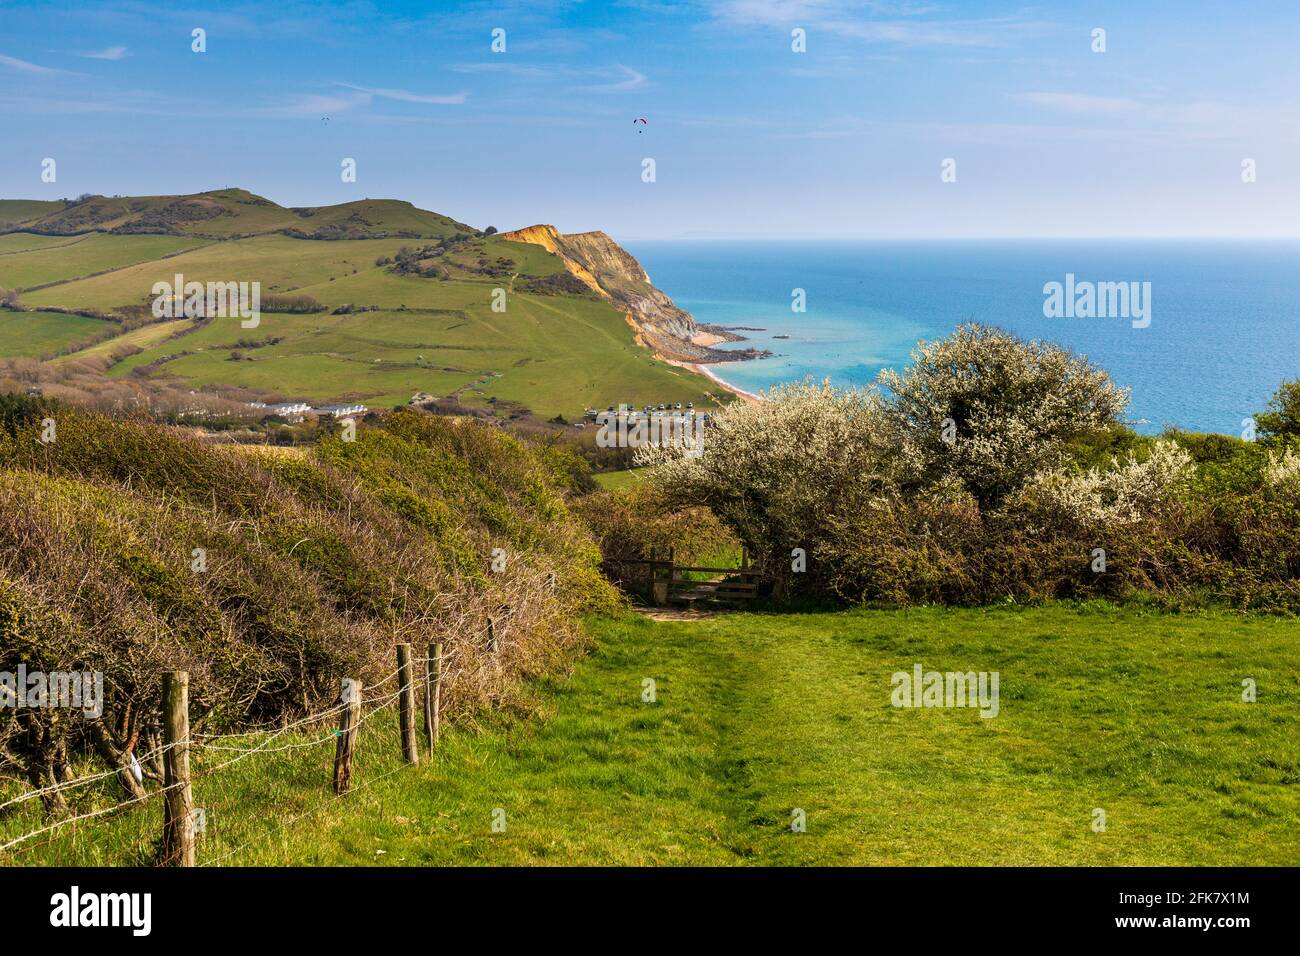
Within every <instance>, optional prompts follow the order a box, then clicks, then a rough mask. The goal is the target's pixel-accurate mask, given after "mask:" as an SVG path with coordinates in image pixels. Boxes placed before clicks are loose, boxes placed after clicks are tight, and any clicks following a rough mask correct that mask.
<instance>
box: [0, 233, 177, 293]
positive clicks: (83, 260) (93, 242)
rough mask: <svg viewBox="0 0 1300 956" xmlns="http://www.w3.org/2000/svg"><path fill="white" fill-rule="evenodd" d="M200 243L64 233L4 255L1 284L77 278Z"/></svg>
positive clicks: (0, 265)
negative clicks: (71, 236) (37, 245)
mask: <svg viewBox="0 0 1300 956" xmlns="http://www.w3.org/2000/svg"><path fill="white" fill-rule="evenodd" d="M4 238H6V239H22V240H31V239H33V238H36V237H33V236H30V235H26V234H23V233H16V234H14V235H12V236H6V237H4ZM200 243H201V240H197V239H183V238H178V237H174V236H110V235H107V234H104V233H98V234H93V233H92V234H90V235H87V236H82V237H79V238H77V239H75V240H72V241H69V239H67V238H66V237H60V238H58V239H55V240H54V241H53V242H52V243H50V244H48V245H47V246H45V247H44V248H39V249H30V250H29V251H26V252H14V253H13V254H12V255H5V256H0V286H2V287H4V288H7V289H27V288H31V287H32V286H38V285H44V284H45V283H49V282H61V281H66V280H69V279H77V278H80V277H81V276H89V275H94V274H95V273H99V272H105V271H107V270H109V269H120V268H122V267H123V266H129V265H133V264H135V263H143V262H151V260H155V259H160V258H162V257H163V256H170V255H173V254H175V253H177V252H180V251H182V250H184V249H192V248H194V246H196V245H199V244H200ZM164 264H165V263H164ZM145 291H146V292H147V291H148V290H147V289H146V290H145ZM60 304H61V303H60Z"/></svg>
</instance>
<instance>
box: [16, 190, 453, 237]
mask: <svg viewBox="0 0 1300 956" xmlns="http://www.w3.org/2000/svg"><path fill="white" fill-rule="evenodd" d="M20 231H21V232H32V233H36V234H38V235H49V236H75V235H82V234H84V233H91V232H105V233H112V234H116V235H165V236H187V237H193V238H205V239H233V238H242V237H248V236H259V235H267V234H270V233H282V234H284V235H289V236H294V237H295V238H299V239H388V238H397V239H441V238H444V237H446V236H449V235H453V234H455V233H457V232H477V231H478V230H476V229H474V228H473V227H472V226H467V225H465V224H464V223H462V222H457V221H456V220H455V219H451V218H450V217H448V216H443V215H439V214H438V213H435V212H429V211H428V210H425V209H418V208H417V207H415V206H414V205H412V204H411V203H409V202H406V201H404V200H400V199H358V200H354V201H351V202H345V203H339V204H338V205H334V206H301V207H285V206H281V205H279V204H278V203H275V202H273V201H272V200H270V199H267V198H266V197H264V196H259V195H257V194H256V193H252V192H249V191H248V190H246V189H216V190H209V191H206V192H201V193H191V194H188V195H178V196H84V197H81V198H78V199H74V200H22V199H6V200H0V233H4V232H20Z"/></svg>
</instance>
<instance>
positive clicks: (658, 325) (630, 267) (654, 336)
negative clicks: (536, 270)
mask: <svg viewBox="0 0 1300 956" xmlns="http://www.w3.org/2000/svg"><path fill="white" fill-rule="evenodd" d="M500 235H501V238H502V239H508V240H512V241H514V242H528V243H532V244H533V245H538V246H541V247H542V248H544V249H546V250H547V251H548V252H550V253H552V254H554V255H556V256H559V258H560V260H561V261H562V262H563V263H564V267H565V268H566V269H567V270H568V271H569V272H570V273H571V274H573V275H574V276H576V277H577V278H578V279H579V280H581V281H582V282H583V283H584V284H585V285H586V286H587V287H588V288H590V289H591V290H592V291H594V292H595V293H596V294H597V295H599V296H600V297H601V298H603V299H608V300H609V301H610V302H611V303H613V304H614V305H616V306H618V307H619V308H621V309H623V311H624V312H626V313H627V315H628V318H629V320H630V321H631V322H632V324H633V326H634V327H635V328H636V329H637V331H638V332H639V333H640V336H641V338H642V339H643V340H644V341H645V342H646V343H647V344H649V345H650V346H651V347H653V348H654V349H655V350H656V351H658V352H659V353H661V355H664V356H666V357H670V358H675V359H686V360H691V361H694V360H698V359H701V358H703V357H704V356H705V350H704V349H702V348H701V347H700V346H698V345H696V344H695V343H694V342H693V341H692V340H693V339H694V338H695V337H696V336H697V335H698V334H699V330H698V329H697V328H696V326H695V320H694V319H693V318H691V314H690V313H689V312H686V311H684V310H682V309H679V308H678V307H677V306H676V305H674V304H673V302H672V300H671V299H669V298H668V296H666V295H664V294H663V293H662V292H660V291H659V290H658V289H656V288H655V287H654V286H653V285H652V284H651V283H650V277H649V276H648V275H646V271H645V269H643V268H642V267H641V264H640V263H639V262H637V261H636V259H635V258H634V257H633V256H632V255H631V254H630V253H629V252H628V251H627V250H626V249H624V248H623V247H622V246H620V245H619V244H618V243H616V242H615V241H614V240H613V239H611V238H610V237H609V236H608V235H606V234H605V233H603V232H577V233H569V234H567V235H565V234H562V233H561V232H560V231H559V230H558V229H556V228H555V227H554V226H550V225H536V226H528V227H526V228H524V229H516V230H514V231H513V232H503V233H501V234H500Z"/></svg>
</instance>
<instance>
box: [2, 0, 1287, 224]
mask: <svg viewBox="0 0 1300 956" xmlns="http://www.w3.org/2000/svg"><path fill="white" fill-rule="evenodd" d="M1241 10H1248V11H1249V15H1248V16H1245V15H1243V14H1242V13H1241V12H1240V11H1241ZM195 27H202V28H203V29H205V30H206V31H207V52H205V53H194V52H192V51H191V30H192V29H193V28H195ZM498 27H499V28H501V29H504V30H505V31H506V52H505V53H493V52H492V51H491V48H490V45H491V40H492V37H491V33H492V30H493V29H494V28H498ZM795 28H801V29H803V30H805V31H806V35H807V52H805V53H795V52H793V51H792V50H791V30H793V29H795ZM1095 28H1102V29H1104V30H1105V31H1106V52H1104V53H1095V52H1093V50H1092V44H1093V40H1092V36H1091V34H1092V31H1093V30H1094V29H1095ZM1298 39H1300V4H1296V3H1295V2H1293V0H1286V2H1268V0H1264V2H1256V3H1251V4H1249V5H1239V4H1233V3H1226V2H1225V3H1203V2H1188V0H1181V2H1149V3H1141V4H1136V3H1132V2H1121V3H1093V4H1089V3H1079V2H1069V3H1066V2H1060V3H1056V2H1048V3H1038V4H1027V5H1019V4H1014V3H985V2H980V0H961V2H926V0H918V2H880V3H870V2H856V3H849V2H840V0H715V2H709V0H699V2H685V3H668V2H657V0H641V2H636V0H629V2H622V3H565V2H547V0H528V2H523V3H438V2H434V3H428V2H426V3H386V4H382V5H381V4H369V3H358V4H330V5H317V4H303V3H298V2H294V0H282V2H276V3H246V4H240V3H223V4H221V5H220V6H216V7H212V8H209V9H203V8H197V7H196V8H188V7H187V6H186V5H185V3H184V0H181V3H180V4H166V5H164V4H155V3H150V2H126V3H107V4H88V5H76V4H75V3H74V4H71V5H69V4H67V3H63V4H44V3H40V2H35V3H33V2H30V0H28V2H23V3H21V4H19V3H9V2H5V0H0V122H3V130H4V136H3V138H2V139H0V196H4V197H28V198H58V197H62V196H73V195H77V194H80V193H82V192H95V193H105V194H128V195H134V194H153V193H184V192H197V191H200V190H203V189H208V188H217V187H222V186H243V187H245V188H248V189H251V190H253V191H254V192H257V193H260V194H262V195H265V196H268V197H269V198H271V199H274V200H275V201H277V202H280V203H282V204H285V205H320V204H326V203H333V202H341V201H345V200H348V199H355V198H362V197H367V196H369V197H392V198H399V199H407V200H410V201H412V202H414V203H416V204H417V205H419V206H423V207H425V208H430V209H435V210H437V211H439V212H443V213H446V214H448V215H451V216H454V217H456V218H457V219H461V220H463V221H466V222H469V223H471V224H473V225H476V226H480V227H482V226H487V225H495V226H497V227H498V228H501V229H507V228H511V227H517V226H521V225H526V224H530V223H533V222H550V223H553V224H555V225H556V226H558V227H559V228H560V229H561V230H563V231H578V230H585V229H605V230H606V231H608V232H610V233H611V234H613V235H615V236H616V237H618V238H622V239H634V238H709V237H729V238H737V237H740V238H747V237H753V238H812V237H825V238H841V237H843V238H849V237H974V236H990V237H1005V236H1187V237H1197V236H1282V235H1285V236H1295V235H1300V96H1298V95H1297V94H1300V82H1298V81H1300V56H1297V55H1296V44H1297V40H1298ZM638 116H645V117H647V118H648V120H649V124H648V126H647V127H646V128H645V129H644V131H643V132H641V133H638V132H636V129H635V128H634V125H633V122H632V121H633V120H634V119H635V118H636V117H638ZM45 157H51V158H54V159H55V160H56V161H57V164H58V166H57V171H58V181H57V182H56V183H54V184H47V183H42V182H41V180H40V171H41V160H42V159H44V158H45ZM345 157H350V158H354V159H355V160H356V161H357V171H358V175H357V182H356V183H350V184H349V183H343V182H341V181H340V176H339V169H340V166H339V164H340V162H341V160H342V159H343V158H345ZM646 157H652V158H653V159H654V160H655V162H656V165H657V170H656V172H657V181H656V182H654V183H644V182H642V181H641V163H642V160H643V159H644V158H646ZM947 158H952V159H955V160H956V172H957V181H956V182H953V183H944V182H941V178H940V171H941V163H942V162H943V160H944V159H947ZM1244 159H1253V160H1254V161H1255V162H1256V164H1257V181H1256V182H1254V183H1251V184H1245V183H1243V182H1242V179H1241V164H1242V161H1243V160H1244Z"/></svg>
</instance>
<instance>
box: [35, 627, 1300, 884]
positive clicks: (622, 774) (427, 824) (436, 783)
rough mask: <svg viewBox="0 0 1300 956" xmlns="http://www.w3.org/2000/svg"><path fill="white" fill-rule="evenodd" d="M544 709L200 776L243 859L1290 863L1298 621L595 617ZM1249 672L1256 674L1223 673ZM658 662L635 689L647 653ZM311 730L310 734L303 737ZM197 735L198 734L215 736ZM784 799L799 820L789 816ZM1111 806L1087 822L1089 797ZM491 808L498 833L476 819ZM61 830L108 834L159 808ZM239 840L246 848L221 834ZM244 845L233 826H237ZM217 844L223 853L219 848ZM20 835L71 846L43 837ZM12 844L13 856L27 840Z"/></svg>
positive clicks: (378, 727) (104, 855)
mask: <svg viewBox="0 0 1300 956" xmlns="http://www.w3.org/2000/svg"><path fill="white" fill-rule="evenodd" d="M596 631H597V636H598V638H599V645H598V647H597V648H596V650H595V651H594V652H593V653H592V655H591V656H590V657H589V658H587V659H586V660H584V661H583V662H582V663H581V664H580V665H579V668H578V670H577V673H576V675H575V676H574V677H573V679H572V680H570V681H561V680H554V681H549V682H547V683H545V684H543V685H540V687H539V691H540V692H541V694H542V699H543V700H545V701H547V702H548V704H547V711H548V714H549V716H548V719H546V720H545V721H544V722H538V721H525V722H520V721H514V722H504V719H503V722H502V723H500V724H498V725H497V726H495V727H491V728H489V729H487V731H486V732H483V733H471V732H469V731H468V730H466V729H465V728H453V729H451V730H450V731H449V732H448V733H446V734H445V736H444V739H443V743H442V745H441V746H440V749H439V751H438V755H437V759H436V761H435V762H434V764H433V765H432V766H427V765H426V766H423V767H421V768H419V769H401V768H400V765H399V763H398V761H397V758H396V754H397V752H398V747H397V743H396V741H395V739H393V733H392V725H393V724H395V717H394V716H393V715H391V714H390V713H386V712H381V713H380V714H378V715H376V719H374V720H371V721H369V722H368V723H367V724H366V725H365V727H364V728H363V732H364V733H367V734H370V735H371V736H370V737H368V738H363V741H362V743H361V746H360V748H359V757H358V761H359V769H358V780H359V781H360V783H361V786H362V789H361V790H360V791H359V792H357V793H355V794H353V795H351V796H349V797H348V798H346V799H347V802H346V803H343V804H339V803H338V802H336V801H334V800H333V798H331V797H330V796H329V795H328V773H329V762H330V752H332V747H329V746H326V745H327V744H328V743H329V741H328V732H327V731H326V733H325V735H324V736H323V737H322V740H323V744H322V745H321V748H320V749H319V750H313V749H311V748H306V749H304V750H290V751H288V752H287V753H285V754H283V755H280V754H277V755H274V756H272V757H267V758H255V759H251V760H249V761H248V762H247V763H246V764H244V765H242V767H243V769H242V770H241V771H239V773H238V774H236V775H235V776H233V777H232V776H218V777H213V778H206V781H201V782H200V784H199V786H198V788H197V791H196V800H197V801H198V803H199V805H204V806H208V807H210V808H213V811H212V812H213V814H214V817H213V818H214V819H216V820H221V821H222V823H223V827H224V828H213V829H211V830H210V833H209V836H208V837H207V839H208V841H209V842H208V845H207V846H206V847H205V848H204V849H203V850H202V851H201V854H203V855H204V856H205V858H206V859H208V860H209V861H215V860H220V861H221V862H233V863H243V864H285V863H309V864H337V863H381V864H398V865H402V864H406V865H416V864H460V863H487V864H526V863H528V864H534V863H567V864H591V863H607V864H723V865H725V864H750V865H754V864H958V865H960V864H973V865H988V864H1026V865H1041V864H1064V865H1073V864H1099V865H1139V864H1150V865H1172V864H1225V865H1226V864H1245V865H1254V864H1295V863H1296V862H1297V860H1300V836H1298V835H1297V834H1300V789H1298V786H1300V741H1298V740H1297V738H1296V735H1295V733H1294V714H1295V710H1296V705H1297V703H1300V688H1298V687H1297V683H1296V669H1295V663H1296V652H1295V649H1294V648H1295V642H1294V623H1293V622H1290V621H1285V620H1280V619H1267V618H1243V617H1238V616H1235V615H1230V614H1213V615H1205V616H1183V617H1172V616H1163V615H1156V614H1144V613H1141V612H1139V611H1136V610H1123V611H1118V610H1115V609H1112V608H1109V607H1089V608H1083V609H1073V608H1068V607H1051V608H1044V609H1030V610H1017V609H997V610H936V609H921V610H913V611H850V612H842V613H823V614H786V615H767V614H736V615H730V616H725V617H717V618H713V619H710V620H705V621H697V622H673V623H654V622H650V621H646V620H643V619H639V618H629V619H626V620H619V621H601V622H598V623H597V624H596ZM916 662H920V663H922V664H923V665H924V666H925V667H926V668H927V669H928V668H934V669H938V670H947V669H958V668H960V669H963V670H965V669H975V670H986V669H987V670H998V671H1000V674H1001V680H1002V684H1001V714H1000V715H999V716H998V717H997V718H995V719H991V720H984V719H981V718H980V717H979V716H978V714H977V713H976V712H974V711H971V710H941V709H923V710H899V709H894V708H892V707H891V706H890V705H889V692H890V683H889V678H890V674H891V673H892V672H894V671H895V670H907V669H910V667H911V666H912V664H913V663H916ZM1244 676H1251V677H1254V678H1255V679H1256V680H1257V681H1258V685H1259V701H1258V703H1255V704H1245V703H1242V702H1241V701H1240V681H1241V679H1242V677H1244ZM645 678H652V679H654V680H655V681H656V682H657V696H658V700H657V702H656V703H653V704H650V703H642V701H641V693H642V681H643V680H644V679H645ZM311 753H314V756H304V754H311ZM226 756H228V755H227V754H224V753H221V754H216V755H215V756H214V757H212V758H208V757H202V758H200V764H202V761H204V760H208V759H217V758H223V759H224V758H225V757H226ZM794 807H799V808H802V809H804V810H805V811H806V812H807V821H808V829H807V832H806V833H802V834H795V833H793V832H791V830H790V825H789V824H790V814H791V810H792V808H794ZM1094 807H1102V808H1104V809H1105V810H1106V812H1107V815H1108V827H1107V830H1106V832H1105V833H1094V832H1093V831H1092V829H1091V827H1090V824H1091V821H1092V810H1093V808H1094ZM496 808H501V809H503V810H504V811H505V813H506V820H507V830H506V832H505V833H493V832H492V831H491V826H490V823H491V818H492V812H493V810H494V809H496ZM137 816H139V817H140V819H138V820H136V821H134V822H133V821H132V819H131V817H130V815H128V816H127V817H123V818H121V819H120V820H119V821H117V822H115V823H114V824H112V827H114V828H115V829H114V830H113V831H112V832H113V833H114V834H115V836H114V837H112V838H105V837H104V836H103V835H102V833H101V837H100V838H99V839H98V840H95V841H91V840H86V839H85V838H84V835H83V838H82V839H81V841H80V843H79V845H78V848H77V849H76V850H75V851H73V852H74V853H75V856H74V857H71V859H78V860H83V861H84V860H87V859H92V858H93V859H95V860H102V861H106V862H121V861H122V857H121V853H122V852H123V848H124V847H125V846H127V845H129V844H131V842H132V841H134V846H135V847H136V850H135V851H133V852H140V850H139V848H140V847H142V846H144V845H145V843H146V842H147V840H148V839H149V838H151V836H152V835H153V834H154V833H155V831H156V815H153V814H149V815H143V814H141V815H137ZM244 846H247V849H242V850H241V849H240V847H244ZM232 851H237V852H232ZM226 854H230V855H229V856H226ZM23 856H24V857H26V862H35V861H37V860H43V861H53V860H56V859H70V858H69V857H61V856H59V857H51V856H42V854H41V852H40V851H37V852H36V853H35V854H34V855H31V856H29V855H28V854H26V853H24V854H23ZM20 862H21V861H20Z"/></svg>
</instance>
